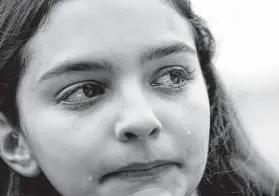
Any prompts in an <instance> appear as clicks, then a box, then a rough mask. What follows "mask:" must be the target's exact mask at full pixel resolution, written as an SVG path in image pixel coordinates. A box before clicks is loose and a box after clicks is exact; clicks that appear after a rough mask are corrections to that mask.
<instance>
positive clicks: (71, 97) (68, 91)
mask: <svg viewBox="0 0 279 196" xmlns="http://www.w3.org/2000/svg"><path fill="white" fill-rule="evenodd" d="M104 93H105V89H104V87H103V86H102V85H100V84H97V83H93V82H91V83H79V84H75V85H72V86H70V87H68V88H65V89H64V90H63V91H62V92H61V93H59V95H58V97H59V98H58V100H59V101H58V102H61V103H64V104H68V105H69V104H71V105H73V104H79V105H80V104H84V103H89V102H92V101H94V100H95V99H96V98H97V97H99V96H100V95H102V94H104Z"/></svg>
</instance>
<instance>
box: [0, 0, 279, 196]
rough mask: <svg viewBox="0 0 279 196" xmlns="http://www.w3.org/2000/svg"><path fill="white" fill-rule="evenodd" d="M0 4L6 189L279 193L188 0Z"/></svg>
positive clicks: (0, 138) (179, 195)
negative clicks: (226, 89) (246, 130)
mask: <svg viewBox="0 0 279 196" xmlns="http://www.w3.org/2000/svg"><path fill="white" fill-rule="evenodd" d="M0 11H1V20H0V32H1V38H0V56H1V57H0V85H1V86H0V111H1V112H0V114H1V115H0V144H1V145H0V155H1V158H2V162H1V169H0V171H1V188H0V189H1V195H7V196H11V195H34V196H42V195H48V196H49V195H51V196H54V195H64V196H80V195H82V196H89V195H90V196H92V195H94V196H111V195H113V196H118V195H119V196H125V195H134V196H139V195H154V196H155V195H168V196H190V195H201V196H207V195H208V196H212V195H222V196H225V195H257V196H259V195H264V194H270V195H276V194H277V195H278V194H279V193H278V192H276V189H275V188H276V184H275V183H274V182H273V181H272V177H271V176H272V175H271V173H268V171H267V169H266V170H265V169H264V168H265V167H262V166H266V164H265V165H263V161H260V160H261V159H260V157H259V156H257V153H256V152H255V151H254V150H253V148H251V147H250V145H249V142H248V139H247V137H246V136H245V134H244V132H243V131H242V129H241V126H240V124H239V122H238V120H237V118H236V116H235V114H234V110H233V108H232V106H231V102H230V101H229V99H228V97H227V96H226V94H225V92H224V89H223V87H222V84H221V82H220V79H219V78H218V76H217V75H216V72H215V70H214V67H213V66H212V64H211V60H212V56H213V54H214V40H213V37H212V35H211V33H210V31H209V30H208V28H207V27H206V26H205V24H204V22H203V20H202V19H201V18H199V17H198V16H197V15H196V14H194V12H193V11H192V9H191V6H190V3H189V2H188V1H186V0H161V1H154V0H140V1H139V0H118V1H109V0H94V1H93V0H69V1H66V0H65V1H63V0H62V1H58V0H32V1H29V0H14V1H10V0H2V1H1V2H0ZM259 166H261V168H259Z"/></svg>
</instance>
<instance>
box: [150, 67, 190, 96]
mask: <svg viewBox="0 0 279 196" xmlns="http://www.w3.org/2000/svg"><path fill="white" fill-rule="evenodd" d="M194 71H195V70H194V69H190V68H189V67H182V66H179V65H172V66H167V67H163V68H161V69H159V70H158V71H157V72H156V73H155V75H157V74H158V73H160V72H161V73H160V74H159V75H158V76H156V77H155V80H156V79H158V78H159V79H160V78H162V77H163V76H166V75H168V74H171V72H176V73H178V74H179V75H180V77H182V78H180V79H182V80H184V81H183V83H182V84H178V85H177V84H175V85H171V86H170V87H169V88H168V89H166V86H165V87H161V86H160V85H159V84H158V83H156V82H154V80H153V81H152V82H151V86H153V87H157V88H161V89H163V90H164V91H168V92H173V90H174V91H175V92H178V91H181V90H183V89H184V88H185V87H186V86H187V84H188V83H189V82H190V81H192V80H194V79H195V77H194ZM175 75H176V76H177V77H179V76H178V75H177V74H175Z"/></svg>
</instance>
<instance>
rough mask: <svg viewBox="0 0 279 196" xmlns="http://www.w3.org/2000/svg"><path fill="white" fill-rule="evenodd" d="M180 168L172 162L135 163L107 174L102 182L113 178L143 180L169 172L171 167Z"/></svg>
mask: <svg viewBox="0 0 279 196" xmlns="http://www.w3.org/2000/svg"><path fill="white" fill-rule="evenodd" d="M173 166H178V167H179V164H178V163H176V162H171V161H154V162H149V163H133V164H129V165H127V166H124V167H121V168H119V169H117V170H115V171H113V172H110V173H107V174H106V175H104V176H103V177H102V180H101V181H105V180H106V179H108V178H111V177H119V178H127V177H130V178H142V177H147V176H155V175H156V174H158V173H161V172H163V171H164V170H167V169H168V168H170V167H173Z"/></svg>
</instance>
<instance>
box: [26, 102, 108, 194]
mask: <svg viewBox="0 0 279 196" xmlns="http://www.w3.org/2000/svg"><path fill="white" fill-rule="evenodd" d="M27 111H28V114H27V113H23V116H25V118H24V119H23V122H22V124H23V125H24V128H25V129H26V131H28V135H29V136H30V138H31V148H32V151H33V153H34V155H35V156H36V158H37V160H38V162H39V165H40V167H41V169H42V171H43V172H44V174H45V175H46V176H47V178H48V179H49V181H50V182H51V183H52V184H53V185H54V186H55V187H56V188H57V189H58V190H60V189H62V190H63V192H65V191H66V192H68V193H71V194H66V195H75V194H73V193H76V195H80V194H81V193H82V195H86V193H84V191H85V190H89V189H88V184H89V183H90V182H89V181H88V174H89V173H90V171H91V170H92V167H94V165H95V164H94V163H95V160H98V159H99V157H98V156H99V155H100V152H101V151H102V149H103V148H105V145H106V143H107V142H104V139H105V132H106V130H105V128H106V129H107V130H108V129H109V124H105V125H104V124H102V123H100V122H102V121H103V120H105V121H106V122H109V121H110V120H109V119H100V118H101V117H102V116H104V115H96V116H94V115H91V116H90V117H89V116H86V117H85V116H80V115H78V114H71V113H69V112H66V111H61V110H57V109H54V108H52V107H45V108H43V107H33V109H31V110H27ZM38 111H40V115H35V114H36V113H38ZM96 130H102V131H96ZM101 133H102V134H101ZM93 170H94V169H93ZM94 171H95V170H94ZM96 171H98V168H96Z"/></svg>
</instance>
